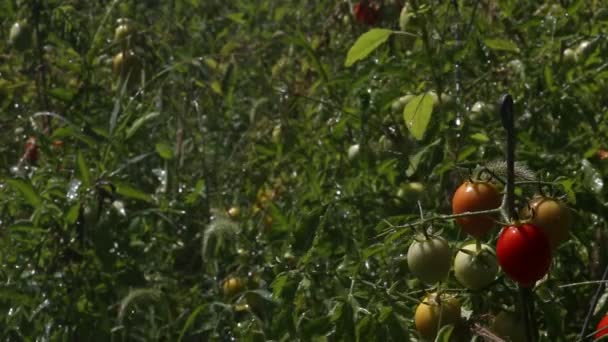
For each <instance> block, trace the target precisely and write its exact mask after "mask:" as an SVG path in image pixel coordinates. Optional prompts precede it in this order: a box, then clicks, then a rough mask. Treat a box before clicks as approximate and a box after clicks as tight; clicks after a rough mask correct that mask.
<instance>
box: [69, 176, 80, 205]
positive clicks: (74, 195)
mask: <svg viewBox="0 0 608 342" xmlns="http://www.w3.org/2000/svg"><path fill="white" fill-rule="evenodd" d="M81 185H82V181H80V180H79V179H73V180H72V181H71V182H70V184H69V185H68V192H67V194H66V197H67V199H68V202H73V201H75V200H77V199H78V195H79V194H78V190H79V189H80V186H81Z"/></svg>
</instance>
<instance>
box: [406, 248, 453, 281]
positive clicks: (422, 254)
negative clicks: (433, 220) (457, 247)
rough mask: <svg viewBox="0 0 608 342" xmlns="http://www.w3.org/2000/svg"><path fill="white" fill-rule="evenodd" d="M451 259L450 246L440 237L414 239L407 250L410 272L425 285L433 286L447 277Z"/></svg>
mask: <svg viewBox="0 0 608 342" xmlns="http://www.w3.org/2000/svg"><path fill="white" fill-rule="evenodd" d="M451 258H452V252H451V250H450V246H449V244H448V242H447V241H446V240H445V239H444V238H442V237H440V236H429V237H428V238H426V237H419V238H416V239H415V240H414V242H412V244H411V245H410V247H409V248H408V250H407V264H408V267H409V269H410V271H411V272H412V274H414V275H415V276H416V277H417V278H418V279H420V280H421V281H423V282H425V283H427V284H434V283H436V282H438V281H441V280H444V279H445V278H446V277H447V275H448V272H449V271H450V266H451Z"/></svg>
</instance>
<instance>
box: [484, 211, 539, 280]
mask: <svg viewBox="0 0 608 342" xmlns="http://www.w3.org/2000/svg"><path fill="white" fill-rule="evenodd" d="M496 257H497V258H498V264H499V265H500V267H501V268H502V270H503V271H504V272H505V273H506V274H507V275H508V276H509V277H510V278H511V279H513V280H514V281H516V282H518V283H519V284H520V285H521V286H532V285H534V283H535V282H536V281H537V280H539V279H541V278H542V277H544V276H545V274H547V272H548V271H549V267H550V266H551V245H550V243H549V238H548V237H547V234H545V232H544V231H543V230H542V229H541V228H539V227H537V226H535V225H533V224H530V223H524V224H521V225H513V226H507V227H504V228H503V229H502V231H501V232H500V235H499V236H498V241H496Z"/></svg>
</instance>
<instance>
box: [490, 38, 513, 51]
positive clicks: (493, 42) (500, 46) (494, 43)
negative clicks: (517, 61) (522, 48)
mask: <svg viewBox="0 0 608 342" xmlns="http://www.w3.org/2000/svg"><path fill="white" fill-rule="evenodd" d="M483 42H484V43H485V44H486V46H487V47H489V48H490V49H492V50H495V51H509V52H514V53H519V48H518V47H517V45H515V43H513V42H512V41H510V40H506V39H485V40H484V41H483Z"/></svg>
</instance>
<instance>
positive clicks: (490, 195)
mask: <svg viewBox="0 0 608 342" xmlns="http://www.w3.org/2000/svg"><path fill="white" fill-rule="evenodd" d="M500 203H501V197H500V194H499V192H498V190H497V189H496V187H495V186H494V185H493V184H492V183H489V182H482V181H465V182H464V183H462V184H461V185H460V186H459V187H458V189H456V192H455V193H454V196H453V197H452V213H454V214H461V213H464V212H473V211H483V210H490V209H496V208H498V207H500ZM494 221H495V215H475V216H467V217H461V218H457V219H456V222H457V223H458V224H459V225H460V227H461V228H462V230H464V231H465V232H466V233H468V234H470V235H471V236H473V237H475V238H478V239H479V238H482V237H483V236H484V235H486V234H487V232H488V231H489V230H490V229H491V228H492V227H493V226H494Z"/></svg>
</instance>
